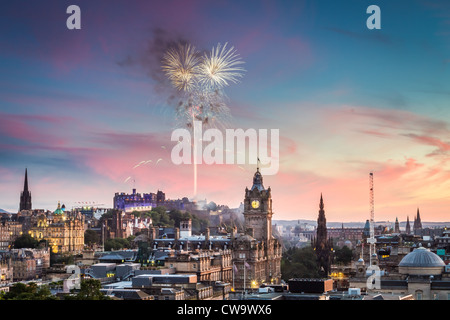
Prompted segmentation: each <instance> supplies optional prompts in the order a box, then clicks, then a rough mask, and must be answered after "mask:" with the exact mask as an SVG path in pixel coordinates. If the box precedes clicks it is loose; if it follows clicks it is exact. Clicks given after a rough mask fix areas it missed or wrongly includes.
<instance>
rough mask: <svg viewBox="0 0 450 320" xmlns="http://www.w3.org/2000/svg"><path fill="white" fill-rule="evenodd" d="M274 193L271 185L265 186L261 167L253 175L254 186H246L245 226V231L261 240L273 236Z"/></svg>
mask: <svg viewBox="0 0 450 320" xmlns="http://www.w3.org/2000/svg"><path fill="white" fill-rule="evenodd" d="M272 214H273V213H272V195H271V190H270V187H269V188H268V189H265V188H264V185H263V177H262V175H261V172H259V168H257V169H256V172H255V175H254V176H253V186H252V187H251V189H250V190H249V189H248V188H245V199H244V219H245V220H244V221H245V223H244V227H245V233H247V234H249V235H250V236H252V237H254V238H255V239H256V240H259V241H267V240H270V239H271V238H272Z"/></svg>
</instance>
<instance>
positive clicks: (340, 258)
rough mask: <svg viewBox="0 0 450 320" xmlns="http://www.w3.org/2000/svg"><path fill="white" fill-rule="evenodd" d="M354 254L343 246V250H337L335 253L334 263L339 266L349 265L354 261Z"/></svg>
mask: <svg viewBox="0 0 450 320" xmlns="http://www.w3.org/2000/svg"><path fill="white" fill-rule="evenodd" d="M352 258H353V252H352V250H351V249H350V248H349V247H347V246H343V247H342V248H336V249H335V253H334V261H335V262H336V263H337V264H344V265H346V264H349V263H350V262H351V261H352Z"/></svg>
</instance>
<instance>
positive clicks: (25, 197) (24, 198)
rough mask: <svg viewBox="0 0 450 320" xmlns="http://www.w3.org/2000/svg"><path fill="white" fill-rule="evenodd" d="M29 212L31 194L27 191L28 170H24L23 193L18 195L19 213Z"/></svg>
mask: <svg viewBox="0 0 450 320" xmlns="http://www.w3.org/2000/svg"><path fill="white" fill-rule="evenodd" d="M22 210H31V193H30V191H29V190H28V170H27V169H26V168H25V181H24V183H23V191H22V192H21V193H20V205H19V211H22Z"/></svg>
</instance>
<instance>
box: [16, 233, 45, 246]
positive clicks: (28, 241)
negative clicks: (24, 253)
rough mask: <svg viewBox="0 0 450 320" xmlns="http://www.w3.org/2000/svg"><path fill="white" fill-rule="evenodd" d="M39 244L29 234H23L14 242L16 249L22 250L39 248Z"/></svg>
mask: <svg viewBox="0 0 450 320" xmlns="http://www.w3.org/2000/svg"><path fill="white" fill-rule="evenodd" d="M38 244H39V241H37V240H36V239H34V238H33V237H32V236H31V235H29V234H28V233H24V234H22V235H21V236H20V237H18V238H17V239H16V241H14V248H16V249H21V248H32V249H35V248H37V246H38Z"/></svg>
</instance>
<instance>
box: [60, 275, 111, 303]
mask: <svg viewBox="0 0 450 320" xmlns="http://www.w3.org/2000/svg"><path fill="white" fill-rule="evenodd" d="M101 288H102V285H101V282H100V281H99V280H97V279H85V280H82V281H81V284H80V291H79V292H78V293H77V294H75V295H68V296H65V298H64V299H65V300H109V298H108V297H107V296H105V295H104V294H103V293H102V292H101V291H100V289H101Z"/></svg>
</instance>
